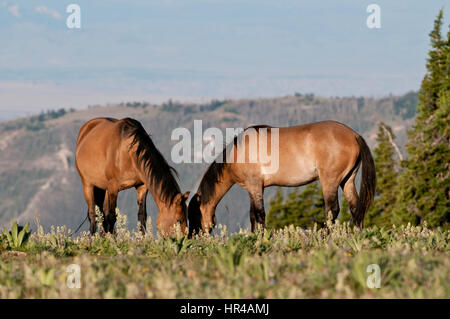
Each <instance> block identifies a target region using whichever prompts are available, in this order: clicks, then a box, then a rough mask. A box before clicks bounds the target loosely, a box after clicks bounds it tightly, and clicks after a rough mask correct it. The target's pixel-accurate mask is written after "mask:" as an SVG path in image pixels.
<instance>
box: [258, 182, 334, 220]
mask: <svg viewBox="0 0 450 319" xmlns="http://www.w3.org/2000/svg"><path fill="white" fill-rule="evenodd" d="M325 221H326V216H325V204H324V200H323V195H322V190H321V189H320V187H319V185H318V183H317V182H314V183H311V184H308V185H307V186H306V187H305V188H304V190H303V191H302V192H300V191H299V189H298V188H296V189H295V190H294V191H293V192H291V193H290V194H289V195H288V196H287V199H286V200H284V196H283V192H282V190H281V188H279V189H278V190H277V193H276V195H275V198H274V199H273V200H271V201H270V208H269V212H268V214H267V227H269V228H282V227H284V226H288V225H294V226H300V227H304V228H310V227H313V226H314V223H317V224H318V226H319V227H321V226H323V225H324V224H325Z"/></svg>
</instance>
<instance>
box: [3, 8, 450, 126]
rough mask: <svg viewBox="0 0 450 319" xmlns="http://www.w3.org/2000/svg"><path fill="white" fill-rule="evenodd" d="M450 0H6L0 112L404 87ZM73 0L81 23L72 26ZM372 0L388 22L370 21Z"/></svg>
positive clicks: (416, 77) (414, 82)
mask: <svg viewBox="0 0 450 319" xmlns="http://www.w3.org/2000/svg"><path fill="white" fill-rule="evenodd" d="M445 2H446V1H438V0H430V1H423V0H417V1H412V0H404V1H401V0H396V1H392V0H389V1H356V0H353V1H335V0H322V1H300V0H295V1H288V0H285V1H284V0H272V1H266V0H240V1H235V0H173V1H171V0H165V1H164V0H160V1H157V0H152V1H149V0H142V1H141V0H123V1H122V0H120V1H119V0H79V1H76V0H69V1H65V0H48V1H45V0H22V1H18V0H15V1H14V0H8V1H6V0H0V39H1V44H0V118H10V117H12V116H16V115H23V114H27V113H36V112H39V111H40V110H42V109H53V108H59V107H75V108H81V107H86V106H87V105H89V104H98V103H107V102H111V103H114V102H121V101H134V100H139V101H140V100H147V101H150V102H161V101H163V100H167V99H168V98H169V97H172V98H175V99H178V100H206V99H208V98H238V97H262V96H280V95H286V94H293V93H294V92H303V93H308V92H313V93H315V94H316V95H324V96H331V95H332V96H334V95H338V96H348V95H357V96H359V95H365V96H381V95H387V94H389V93H393V94H402V93H405V92H407V91H409V90H416V89H418V87H419V85H420V81H421V79H422V77H423V74H424V71H425V68H424V64H425V59H426V56H427V50H428V45H429V39H428V33H429V32H430V31H431V29H432V27H433V20H434V18H435V16H436V15H437V13H438V11H439V9H440V8H441V7H442V6H444V3H445ZM71 3H77V4H79V5H80V7H81V29H69V28H68V27H67V25H66V19H67V17H68V16H69V13H66V8H67V6H68V5H69V4H71ZM371 3H376V4H378V5H379V6H380V8H381V28H380V29H369V28H368V27H367V25H366V19H367V17H368V16H369V14H370V13H367V12H366V8H367V6H368V5H369V4H371ZM449 7H450V6H449V5H447V8H446V10H445V14H444V18H445V22H446V24H445V25H446V26H447V25H448V21H449V20H450V19H449V16H450V11H449ZM446 30H447V29H445V30H444V31H445V32H446Z"/></svg>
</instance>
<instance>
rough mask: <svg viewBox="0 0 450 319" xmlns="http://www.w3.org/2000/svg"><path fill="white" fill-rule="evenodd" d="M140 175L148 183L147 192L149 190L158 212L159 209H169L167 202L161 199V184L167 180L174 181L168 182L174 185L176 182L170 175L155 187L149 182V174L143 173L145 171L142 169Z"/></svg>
mask: <svg viewBox="0 0 450 319" xmlns="http://www.w3.org/2000/svg"><path fill="white" fill-rule="evenodd" d="M141 173H142V174H143V176H144V177H145V178H144V179H145V180H146V181H147V182H148V190H149V192H150V194H152V197H153V199H154V201H155V203H156V206H157V207H158V211H160V212H161V208H169V206H170V203H169V201H167V200H164V199H163V197H162V188H163V184H164V183H166V182H167V180H168V179H169V178H173V179H174V180H173V181H172V180H171V181H170V182H171V183H175V184H176V183H177V182H176V180H175V178H174V177H173V176H171V175H168V176H167V179H166V180H163V181H162V182H161V184H160V185H155V184H153V183H152V182H151V177H150V172H145V170H143V169H142V172H141ZM178 193H179V192H178Z"/></svg>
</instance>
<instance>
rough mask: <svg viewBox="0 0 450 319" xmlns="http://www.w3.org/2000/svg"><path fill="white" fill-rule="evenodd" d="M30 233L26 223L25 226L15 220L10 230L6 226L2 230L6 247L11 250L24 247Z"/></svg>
mask: <svg viewBox="0 0 450 319" xmlns="http://www.w3.org/2000/svg"><path fill="white" fill-rule="evenodd" d="M30 234H31V231H30V230H29V224H28V223H27V224H26V225H25V226H19V225H17V222H16V221H14V222H13V223H12V227H11V230H10V231H9V230H8V229H7V228H6V227H5V228H4V230H3V235H4V236H5V237H6V241H7V243H8V248H10V249H13V250H17V249H22V248H24V247H25V246H26V244H27V243H28V239H29V237H30Z"/></svg>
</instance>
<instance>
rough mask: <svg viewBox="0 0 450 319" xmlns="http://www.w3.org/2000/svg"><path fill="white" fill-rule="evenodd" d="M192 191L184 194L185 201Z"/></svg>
mask: <svg viewBox="0 0 450 319" xmlns="http://www.w3.org/2000/svg"><path fill="white" fill-rule="evenodd" d="M190 193H191V192H189V191H187V192H186V193H184V194H183V201H186V200H187V199H188V198H189V194H190Z"/></svg>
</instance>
